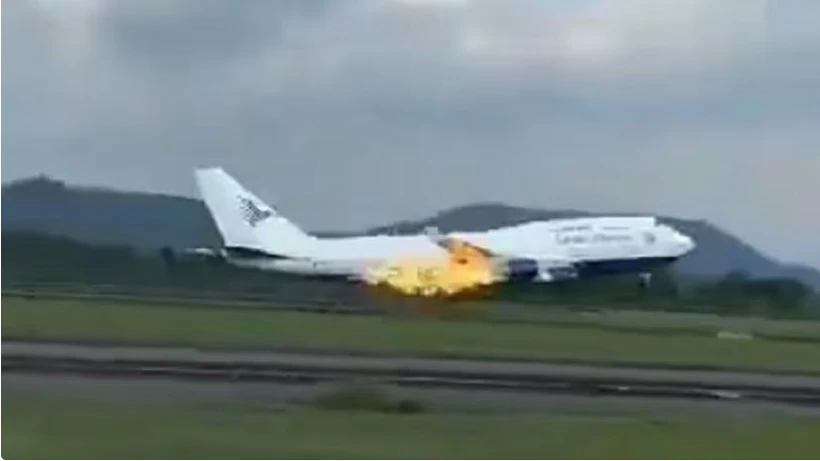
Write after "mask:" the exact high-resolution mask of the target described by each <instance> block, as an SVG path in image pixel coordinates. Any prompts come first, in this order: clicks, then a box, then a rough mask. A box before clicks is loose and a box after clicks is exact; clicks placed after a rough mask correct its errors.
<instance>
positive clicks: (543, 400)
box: [2, 371, 820, 418]
mask: <svg viewBox="0 0 820 461" xmlns="http://www.w3.org/2000/svg"><path fill="white" fill-rule="evenodd" d="M331 388H332V387H331V386H328V385H325V384H319V385H293V384H281V383H247V382H238V383H229V382H213V381H198V380H176V379H166V378H154V377H151V378H131V377H129V378H119V377H111V378H109V377H87V376H72V375H52V374H38V373H23V372H5V371H4V372H3V379H2V393H3V398H4V399H9V400H14V399H15V398H18V397H35V398H36V397H38V396H43V397H48V398H69V399H80V400H94V401H103V402H118V401H126V402H128V401H130V402H134V401H136V402H145V403H146V404H153V405H171V404H239V405H248V406H252V407H263V408H269V409H286V408H288V407H292V406H302V405H305V404H310V403H311V402H313V401H314V400H315V399H316V398H317V397H318V396H320V395H322V394H323V393H326V392H328V391H329V390H330V389H331ZM387 390H388V391H389V392H390V394H391V395H393V396H395V397H396V398H410V399H414V400H416V401H419V402H422V403H423V404H424V405H425V407H426V408H428V409H429V410H432V411H443V412H458V413H476V414H494V413H540V414H551V415H558V416H594V417H638V418H668V417H674V418H679V417H683V418H685V417H703V416H706V417H731V418H734V417H737V418H750V417H777V416H800V417H804V416H811V417H820V408H818V407H816V406H807V407H802V406H799V405H788V404H779V403H772V402H749V401H723V400H689V399H674V398H651V399H649V398H642V397H610V396H598V397H589V396H572V395H550V394H541V393H531V392H511V391H481V390H477V391H473V390H462V389H458V390H450V389H406V388H398V387H388V389H387Z"/></svg>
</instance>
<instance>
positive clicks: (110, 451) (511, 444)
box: [2, 393, 820, 459]
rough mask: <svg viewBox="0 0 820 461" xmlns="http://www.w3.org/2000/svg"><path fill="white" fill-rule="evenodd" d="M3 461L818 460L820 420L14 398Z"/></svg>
mask: <svg viewBox="0 0 820 461" xmlns="http://www.w3.org/2000/svg"><path fill="white" fill-rule="evenodd" d="M3 397H4V399H3V400H4V402H3V407H2V418H3V427H2V442H3V444H2V456H3V458H5V459H9V458H12V459H21V458H24V459H25V458H29V459H30V458H40V459H45V458H51V459H54V458H61V459H71V458H74V459H76V458H85V459H94V458H100V459H122V458H131V459H141V458H154V459H213V458H221V459H254V458H256V459H259V458H268V459H276V458H284V459H287V458H290V459H297V458H300V459H304V458H315V459H338V458H345V459H348V458H356V459H395V458H405V459H413V458H424V459H428V458H429V459H442V458H446V459H453V458H468V459H488V458H495V459H498V458H502V459H515V458H519V459H521V458H539V459H543V458H564V459H567V458H571V459H577V458H593V459H595V458H598V459H607V458H609V459H613V458H632V459H634V458H650V459H651V458H654V459H668V458H683V459H687V458H689V459H697V458H711V459H717V458H723V459H727V458H728V459H752V458H753V459H763V458H769V459H797V458H803V459H810V458H817V456H820V448H818V444H817V441H816V437H817V434H820V419H771V418H766V419H763V418H761V419H751V420H750V419H739V418H738V419H730V418H726V419H714V418H710V419H708V420H705V419H680V420H668V421H658V420H646V419H628V418H588V417H587V418H583V417H554V416H545V415H534V414H528V415H526V414H525V415H522V414H507V415H476V414H473V415H457V414H435V413H428V414H414V415H397V414H385V413H377V412H342V411H317V410H307V411H306V410H280V411H274V410H270V409H264V408H250V407H241V406H229V405H228V404H219V405H215V404H211V405H204V404H199V405H195V404H187V405H186V404H181V403H177V404H174V405H173V406H160V405H158V404H146V403H145V402H126V401H110V402H104V403H103V402H90V401H82V400H57V399H55V398H43V397H41V396H38V397H37V398H31V397H29V396H25V395H19V394H14V395H9V394H7V393H4V396H3Z"/></svg>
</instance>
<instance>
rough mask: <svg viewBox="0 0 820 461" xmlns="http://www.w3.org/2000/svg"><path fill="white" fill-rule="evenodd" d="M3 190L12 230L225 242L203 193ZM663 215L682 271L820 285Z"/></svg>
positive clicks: (447, 225)
mask: <svg viewBox="0 0 820 461" xmlns="http://www.w3.org/2000/svg"><path fill="white" fill-rule="evenodd" d="M2 192H3V195H2V218H3V230H4V231H37V232H46V233H51V234H56V235H65V236H69V237H72V238H75V239H78V240H81V241H86V242H91V243H104V244H126V245H131V246H134V247H137V248H144V249H156V248H159V247H162V246H165V245H168V246H171V247H174V248H184V247H190V246H213V245H218V244H219V243H220V238H219V234H218V233H217V232H216V229H215V227H214V225H213V223H212V221H211V219H210V216H209V215H208V212H207V210H206V209H205V207H204V205H203V204H202V202H200V201H199V200H196V199H191V198H184V197H176V196H169V195H161V194H149V193H134V192H121V191H114V190H107V189H99V188H89V187H76V186H67V185H65V184H64V183H62V182H60V181H57V180H54V179H51V178H47V177H43V176H41V177H36V178H30V179H25V180H20V181H15V182H13V183H10V184H8V185H4V186H3V190H2ZM615 214H618V213H615ZM587 215H589V213H586V212H583V211H578V210H554V211H547V210H536V209H529V208H519V207H512V206H507V205H503V204H493V203H488V204H475V205H469V206H463V207H458V208H453V209H450V210H446V211H442V212H440V213H438V214H436V215H435V216H431V217H429V218H427V219H422V220H418V221H404V222H399V223H394V224H391V225H388V226H382V227H378V228H374V229H368V230H366V231H364V232H363V233H369V234H374V233H398V234H402V233H413V232H420V231H421V230H423V229H424V228H425V227H428V226H436V227H438V228H440V229H441V230H443V231H448V230H456V229H458V230H481V229H487V228H491V227H498V226H504V225H509V224H515V223H520V222H525V221H529V220H538V219H554V218H559V217H573V216H587ZM661 220H662V221H664V222H667V223H669V224H671V225H673V226H675V227H677V228H679V229H681V230H682V231H684V232H686V233H688V234H691V235H692V236H694V238H695V239H696V240H697V242H698V247H697V249H696V250H695V251H693V252H692V253H691V254H690V255H688V256H687V257H686V258H684V259H683V260H682V261H681V262H680V263H679V265H678V266H677V267H678V269H679V270H680V271H681V272H682V273H686V274H692V275H703V276H719V275H723V274H726V273H727V272H731V271H744V272H746V273H748V274H749V275H751V276H753V277H790V278H791V277H793V278H797V279H799V280H801V281H803V282H805V283H808V284H810V285H812V286H814V287H818V288H820V271H818V270H816V269H814V268H810V267H805V266H799V265H787V264H782V263H780V262H778V261H775V260H772V259H770V258H767V257H766V256H765V255H763V254H761V253H760V252H759V251H757V250H756V249H755V248H753V247H752V246H750V245H748V244H747V243H745V242H743V241H742V240H741V239H739V238H737V237H735V236H733V235H731V234H729V233H727V232H725V231H723V230H721V229H718V228H717V227H715V226H713V225H711V224H710V223H708V222H704V221H691V220H682V219H677V218H674V217H661ZM317 234H322V235H330V234H331V233H329V232H317ZM335 235H339V234H335Z"/></svg>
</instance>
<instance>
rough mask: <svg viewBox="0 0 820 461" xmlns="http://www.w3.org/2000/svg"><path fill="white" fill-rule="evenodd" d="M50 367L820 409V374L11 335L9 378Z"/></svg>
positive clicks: (87, 372) (135, 375)
mask: <svg viewBox="0 0 820 461" xmlns="http://www.w3.org/2000/svg"><path fill="white" fill-rule="evenodd" d="M45 374H47V375H49V376H51V378H49V379H52V378H56V377H58V376H59V377H60V379H63V378H65V377H74V378H77V377H84V378H83V379H86V380H88V379H90V378H97V380H98V381H99V378H105V379H116V380H121V381H122V380H130V381H132V382H137V381H139V382H142V383H146V382H148V381H149V379H148V378H153V379H160V380H162V381H163V382H166V383H175V384H174V385H176V384H179V385H182V386H188V387H194V386H202V384H201V383H208V385H212V388H216V387H218V386H213V385H217V384H218V385H221V386H228V385H230V386H240V385H242V386H246V388H247V389H251V388H253V386H250V387H248V385H252V384H263V385H265V386H270V385H276V386H280V388H281V389H284V387H281V386H285V387H287V388H292V389H296V388H299V387H301V388H302V389H303V390H304V389H308V388H309V387H310V386H314V387H315V386H318V385H322V384H325V383H338V382H346V381H351V380H359V381H360V380H366V381H368V382H375V383H379V384H383V385H390V386H394V387H397V388H402V389H411V390H412V389H415V390H419V391H425V392H429V391H431V390H436V391H440V392H441V391H443V392H444V393H445V394H446V393H447V391H450V392H453V391H458V392H470V393H473V394H474V395H481V394H485V395H491V394H493V395H501V394H499V393H503V394H504V395H518V396H525V395H528V396H530V398H533V397H535V396H537V397H539V398H547V399H549V398H553V399H554V398H556V397H562V398H567V397H572V398H575V399H579V398H589V397H596V398H601V397H607V398H619V397H629V398H633V399H634V398H640V399H652V400H655V401H659V400H664V401H678V402H690V403H691V402H693V401H712V402H714V401H725V402H735V403H755V404H761V403H771V404H777V405H781V406H790V407H799V408H802V409H803V410H805V411H808V410H807V409H813V410H812V411H815V410H816V411H817V412H818V413H820V377H816V376H799V375H767V374H761V373H738V372H713V371H680V370H647V369H634V368H633V369H630V368H622V367H618V368H615V367H610V368H605V367H592V366H575V365H552V364H544V363H508V362H487V361H470V360H450V359H412V358H406V357H401V358H383V357H379V358H376V357H353V356H344V355H335V356H334V355H311V354H294V353H277V352H255V353H250V352H243V353H237V352H228V351H215V350H200V349H193V348H164V347H104V346H81V345H76V344H55V343H31V342H11V341H4V342H3V377H4V380H3V381H4V382H6V381H7V380H8V378H9V377H10V376H14V379H17V380H18V382H19V380H20V379H23V380H25V379H28V380H31V379H35V378H36V377H37V376H43V375H45ZM169 385H170V384H169ZM305 386H308V387H305ZM200 389H201V387H200ZM5 391H6V387H5V386H4V392H5ZM520 398H523V397H520Z"/></svg>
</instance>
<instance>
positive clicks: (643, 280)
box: [638, 272, 652, 289]
mask: <svg viewBox="0 0 820 461" xmlns="http://www.w3.org/2000/svg"><path fill="white" fill-rule="evenodd" d="M650 285H652V274H651V273H649V272H647V273H644V274H640V275H639V278H638V287H639V288H641V289H647V288H649V287H650Z"/></svg>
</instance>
